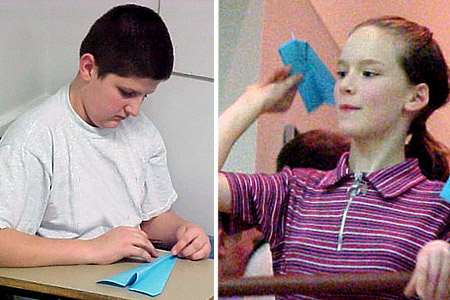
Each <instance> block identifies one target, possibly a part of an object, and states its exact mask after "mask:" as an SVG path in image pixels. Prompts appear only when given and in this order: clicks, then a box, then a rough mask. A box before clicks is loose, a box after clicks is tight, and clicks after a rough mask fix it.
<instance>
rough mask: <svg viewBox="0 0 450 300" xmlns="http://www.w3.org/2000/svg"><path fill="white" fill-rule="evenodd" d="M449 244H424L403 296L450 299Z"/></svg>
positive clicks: (436, 299)
mask: <svg viewBox="0 0 450 300" xmlns="http://www.w3.org/2000/svg"><path fill="white" fill-rule="evenodd" d="M449 289H450V244H449V243H447V242H445V241H442V240H436V241H432V242H429V243H428V244H426V245H425V246H424V247H423V248H422V249H421V250H420V251H419V254H418V255H417V263H416V268H415V269H414V272H413V275H412V277H411V280H410V281H409V283H408V285H407V287H406V289H405V295H406V296H407V297H412V296H413V295H415V294H417V295H419V297H420V299H423V300H438V299H442V300H443V299H450V290H449Z"/></svg>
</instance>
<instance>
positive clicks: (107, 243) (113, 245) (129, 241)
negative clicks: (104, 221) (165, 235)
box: [88, 227, 158, 264]
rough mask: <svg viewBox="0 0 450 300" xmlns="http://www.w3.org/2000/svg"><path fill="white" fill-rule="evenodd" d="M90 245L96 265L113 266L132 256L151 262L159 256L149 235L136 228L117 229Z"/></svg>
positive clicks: (92, 241)
mask: <svg viewBox="0 0 450 300" xmlns="http://www.w3.org/2000/svg"><path fill="white" fill-rule="evenodd" d="M88 243H89V251H90V256H91V257H92V263H94V264H111V263H114V262H116V261H118V260H120V259H122V258H126V257H131V256H133V257H140V258H143V259H144V260H146V261H151V260H152V256H153V257H157V256H158V252H157V251H156V249H155V247H154V246H153V245H152V243H151V242H150V241H149V240H148V237H147V234H146V233H145V232H144V231H142V230H141V229H139V228H134V227H117V228H115V229H112V230H111V231H108V232H107V233H105V234H103V235H101V236H99V237H97V238H95V239H92V240H90V241H88Z"/></svg>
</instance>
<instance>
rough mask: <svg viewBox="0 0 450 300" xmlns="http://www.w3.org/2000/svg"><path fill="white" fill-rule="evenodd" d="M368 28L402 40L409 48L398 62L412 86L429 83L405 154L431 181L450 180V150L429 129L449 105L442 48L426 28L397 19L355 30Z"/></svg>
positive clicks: (369, 23) (371, 21)
mask: <svg viewBox="0 0 450 300" xmlns="http://www.w3.org/2000/svg"><path fill="white" fill-rule="evenodd" d="M365 26H374V27H377V28H381V29H385V30H387V31H388V32H390V33H392V34H394V35H397V36H399V37H401V38H402V39H403V41H404V43H405V46H406V47H405V49H404V51H403V53H402V54H401V55H400V57H399V62H400V65H401V66H402V68H403V69H404V71H405V72H406V75H407V77H408V79H409V82H410V83H411V84H413V85H417V84H420V83H425V84H427V86H428V88H429V102H428V104H427V105H426V106H425V107H424V108H423V109H422V110H421V111H419V112H418V113H417V115H416V116H415V117H414V119H413V120H412V122H411V125H410V127H409V130H408V134H410V135H411V139H410V140H409V143H408V144H407V145H406V148H405V153H406V157H413V158H417V159H418V160H419V165H420V169H421V170H422V173H423V174H424V175H425V176H426V177H427V178H428V179H430V180H441V181H445V180H447V178H448V176H449V167H448V161H447V154H448V150H447V149H446V147H445V146H443V145H442V144H440V143H439V142H437V141H436V140H435V139H434V138H433V137H432V136H431V134H430V133H429V132H428V130H427V127H426V122H427V120H428V118H429V117H430V115H431V114H432V113H433V112H434V111H435V110H437V109H438V108H440V107H442V106H443V105H444V104H446V103H447V101H448V98H449V97H448V96H449V70H448V66H447V64H446V62H445V58H444V55H443V54H442V51H441V49H440V47H439V45H438V44H437V42H436V41H435V40H434V39H433V33H432V32H431V31H430V30H429V29H428V28H427V27H425V26H421V25H419V24H417V23H414V22H411V21H409V20H406V19H404V18H402V17H397V16H384V17H379V18H374V19H369V20H367V21H365V22H363V23H361V24H359V25H357V26H356V27H355V28H354V29H353V31H355V30H356V29H358V28H360V27H365Z"/></svg>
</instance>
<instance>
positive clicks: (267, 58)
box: [256, 0, 450, 172]
mask: <svg viewBox="0 0 450 300" xmlns="http://www.w3.org/2000/svg"><path fill="white" fill-rule="evenodd" d="M380 15H400V16H403V17H406V18H408V19H411V20H414V21H416V22H418V23H421V24H424V25H426V26H427V27H429V28H430V29H431V30H432V31H433V32H434V36H435V39H436V40H437V41H438V42H439V43H440V45H441V47H442V49H443V51H444V54H445V55H446V57H447V58H450V39H448V36H449V35H448V29H447V28H448V26H449V25H450V20H449V19H448V16H449V15H450V1H448V0H446V1H439V0H430V1H421V0H382V1H381V0H347V1H337V0H336V1H330V0H283V1H281V0H279V1H276V0H266V1H264V7H263V26H262V41H261V76H264V75H267V74H269V73H270V71H271V70H273V69H274V68H275V67H276V66H280V65H281V62H280V60H279V58H278V54H277V49H278V47H279V46H280V45H281V44H282V43H284V42H285V41H287V40H289V39H290V38H291V32H292V33H293V34H294V35H295V37H296V38H297V39H304V40H307V41H308V42H309V44H310V45H311V46H312V47H313V48H314V49H315V51H316V52H317V54H318V55H319V56H320V57H321V59H322V60H323V61H324V63H325V64H326V65H327V66H328V68H329V69H330V70H331V71H332V72H333V73H334V70H335V68H334V67H335V62H336V60H337V58H338V56H339V52H340V50H339V49H340V48H341V47H342V45H343V44H344V42H345V39H346V35H347V33H348V32H349V30H350V29H351V28H353V26H354V25H356V24H358V23H359V22H361V21H363V20H365V19H368V18H370V17H376V16H380ZM447 62H449V59H447ZM449 113H450V106H447V107H445V108H443V109H441V110H440V111H437V112H436V113H435V114H434V115H433V116H432V117H431V119H430V121H429V122H428V128H429V129H430V131H431V132H432V134H433V135H434V136H435V137H436V138H437V139H438V140H439V141H441V142H443V143H445V144H446V145H447V146H448V147H450V118H449V117H448V116H449ZM286 124H293V125H296V126H297V128H299V129H300V131H307V130H310V129H314V128H324V129H330V130H333V129H335V127H336V126H335V124H336V118H335V115H334V109H333V108H331V107H321V108H319V109H318V110H317V111H315V112H313V113H311V114H310V115H308V114H307V113H306V110H305V109H304V106H303V104H302V102H301V101H300V99H299V97H298V95H297V99H296V100H295V103H294V105H293V107H292V108H291V109H290V110H289V111H288V112H286V113H283V114H272V115H266V116H264V117H262V118H260V120H259V121H258V126H257V155H256V170H257V171H260V172H273V171H274V170H275V159H276V155H277V153H278V151H279V150H280V148H281V146H282V132H283V127H284V125H286Z"/></svg>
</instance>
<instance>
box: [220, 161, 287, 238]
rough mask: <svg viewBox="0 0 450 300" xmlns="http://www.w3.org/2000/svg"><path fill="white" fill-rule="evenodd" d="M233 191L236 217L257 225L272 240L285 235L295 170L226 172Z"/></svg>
mask: <svg viewBox="0 0 450 300" xmlns="http://www.w3.org/2000/svg"><path fill="white" fill-rule="evenodd" d="M223 174H224V175H225V177H226V178H227V181H228V184H229V186H230V191H231V201H232V216H233V218H236V219H238V220H240V221H242V222H244V223H247V224H250V225H254V226H257V227H258V228H259V229H260V230H261V231H262V232H263V233H264V235H265V237H266V239H267V240H268V241H275V239H276V237H277V236H280V235H282V234H283V231H284V221H285V218H286V213H287V206H288V200H289V190H290V189H289V186H290V178H291V170H289V169H287V168H286V169H285V170H283V172H279V173H277V174H272V175H267V174H240V173H227V172H223Z"/></svg>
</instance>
